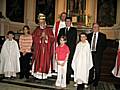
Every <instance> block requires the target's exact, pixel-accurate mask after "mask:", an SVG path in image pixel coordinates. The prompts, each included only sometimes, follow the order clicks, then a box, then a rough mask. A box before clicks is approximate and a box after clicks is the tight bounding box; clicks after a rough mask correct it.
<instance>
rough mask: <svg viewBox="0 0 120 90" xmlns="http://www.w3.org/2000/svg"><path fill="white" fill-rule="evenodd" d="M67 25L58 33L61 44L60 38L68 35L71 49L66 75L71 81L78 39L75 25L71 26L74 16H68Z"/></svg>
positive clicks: (68, 81) (67, 81) (67, 80)
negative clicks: (72, 64)
mask: <svg viewBox="0 0 120 90" xmlns="http://www.w3.org/2000/svg"><path fill="white" fill-rule="evenodd" d="M65 23H66V27H65V28H61V29H60V32H59V34H58V44H59V39H60V37H61V36H66V37H67V43H66V44H67V45H68V47H69V49H70V54H69V58H68V62H67V75H66V83H67V84H69V83H70V79H71V74H72V73H73V70H72V68H71V63H72V59H73V55H74V52H75V47H76V41H77V30H76V28H75V27H71V24H72V18H71V17H66V19H65Z"/></svg>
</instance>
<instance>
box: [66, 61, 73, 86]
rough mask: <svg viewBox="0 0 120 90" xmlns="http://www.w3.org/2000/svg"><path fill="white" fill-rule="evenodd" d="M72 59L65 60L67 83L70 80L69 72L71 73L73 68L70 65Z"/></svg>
mask: <svg viewBox="0 0 120 90" xmlns="http://www.w3.org/2000/svg"><path fill="white" fill-rule="evenodd" d="M71 63H72V60H68V62H67V74H66V83H67V84H69V83H70V80H71V74H73V70H72V67H71Z"/></svg>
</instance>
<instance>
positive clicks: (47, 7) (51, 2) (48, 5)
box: [35, 0, 55, 25]
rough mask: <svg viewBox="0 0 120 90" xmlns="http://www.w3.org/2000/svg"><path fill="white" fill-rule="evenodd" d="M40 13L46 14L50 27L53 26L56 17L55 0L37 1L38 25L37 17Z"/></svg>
mask: <svg viewBox="0 0 120 90" xmlns="http://www.w3.org/2000/svg"><path fill="white" fill-rule="evenodd" d="M39 13H43V14H45V16H46V22H47V24H48V25H53V24H54V16H55V0H36V17H35V21H36V23H38V20H37V17H38V14H39Z"/></svg>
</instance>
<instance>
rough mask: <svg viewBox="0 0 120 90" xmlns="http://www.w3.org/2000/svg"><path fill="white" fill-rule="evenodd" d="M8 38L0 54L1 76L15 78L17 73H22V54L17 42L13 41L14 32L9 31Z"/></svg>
mask: <svg viewBox="0 0 120 90" xmlns="http://www.w3.org/2000/svg"><path fill="white" fill-rule="evenodd" d="M7 36H8V37H7V39H6V41H5V42H4V44H3V46H2V49H1V54H0V74H4V75H5V77H6V78H15V77H16V73H17V72H20V63H19V57H20V52H19V48H18V44H17V42H16V41H15V40H14V39H13V38H14V32H13V31H9V32H8V33H7Z"/></svg>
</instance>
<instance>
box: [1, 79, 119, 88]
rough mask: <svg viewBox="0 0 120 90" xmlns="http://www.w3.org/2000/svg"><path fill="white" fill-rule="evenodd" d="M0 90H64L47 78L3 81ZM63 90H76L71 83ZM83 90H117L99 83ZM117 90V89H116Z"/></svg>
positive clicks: (109, 85) (106, 84)
mask: <svg viewBox="0 0 120 90" xmlns="http://www.w3.org/2000/svg"><path fill="white" fill-rule="evenodd" d="M0 90H64V89H61V88H59V87H56V86H55V79H54V78H49V79H47V80H33V79H31V80H29V81H25V79H22V80H21V79H15V80H7V79H3V80H1V81H0ZM65 90H76V87H74V82H73V81H71V82H70V84H69V85H68V86H67V88H65ZM84 90H117V89H115V86H114V85H113V84H112V83H107V82H102V81H101V82H99V84H98V86H97V87H93V86H92V85H90V86H89V87H88V88H87V89H84ZM118 90H119V89H118Z"/></svg>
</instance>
